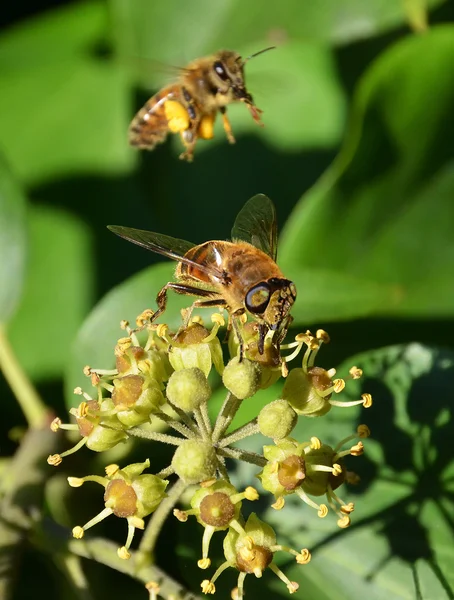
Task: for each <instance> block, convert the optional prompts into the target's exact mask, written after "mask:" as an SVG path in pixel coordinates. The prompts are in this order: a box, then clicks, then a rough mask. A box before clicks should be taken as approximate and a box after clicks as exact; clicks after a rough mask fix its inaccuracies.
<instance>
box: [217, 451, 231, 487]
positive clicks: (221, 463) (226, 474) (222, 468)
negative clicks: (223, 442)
mask: <svg viewBox="0 0 454 600" xmlns="http://www.w3.org/2000/svg"><path fill="white" fill-rule="evenodd" d="M216 458H217V462H218V471H219V475H220V476H221V477H222V478H223V479H225V480H226V481H230V477H229V472H228V471H227V467H226V466H225V459H224V457H223V456H217V457H216Z"/></svg>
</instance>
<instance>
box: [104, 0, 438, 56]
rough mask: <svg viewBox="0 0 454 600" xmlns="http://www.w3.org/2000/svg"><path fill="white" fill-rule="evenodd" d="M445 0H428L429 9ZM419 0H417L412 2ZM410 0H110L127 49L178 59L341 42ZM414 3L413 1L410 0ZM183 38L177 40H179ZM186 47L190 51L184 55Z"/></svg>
mask: <svg viewBox="0 0 454 600" xmlns="http://www.w3.org/2000/svg"><path fill="white" fill-rule="evenodd" d="M444 1H445V0H426V2H425V5H426V7H427V9H430V8H434V7H436V6H439V5H441V4H442V3H443V2H444ZM412 3H413V4H415V0H413V2H412ZM409 4H410V2H409V0H396V1H391V2H390V1H389V0H368V2H363V0H318V2H312V0H285V1H283V2H279V3H276V2H272V1H271V0H264V1H263V2H258V1H257V0H255V1H250V2H248V3H244V2H240V0H221V1H219V2H216V3H212V2H207V1H206V0H194V2H192V3H191V10H190V11H184V10H182V8H181V3H180V2H178V0H169V1H168V2H166V3H165V4H159V3H153V4H150V3H149V2H147V1H146V0H136V1H135V2H133V3H132V2H127V1H125V0H111V2H110V5H111V7H112V11H113V15H114V17H115V18H116V21H117V23H118V24H119V25H121V29H117V36H118V42H119V44H120V48H121V50H122V53H124V54H126V55H129V56H136V57H144V56H148V57H151V58H155V59H158V60H166V61H168V60H169V59H170V61H169V64H179V63H178V62H175V60H177V61H178V60H181V59H182V58H183V59H184V60H191V59H192V58H194V57H196V56H203V55H204V54H207V53H210V52H213V51H214V50H216V49H217V48H223V47H226V48H229V47H230V48H236V49H238V50H239V49H240V48H241V46H243V45H244V44H250V43H252V44H258V43H259V42H263V41H264V40H267V41H268V45H269V44H270V43H273V42H274V43H277V44H279V43H281V44H282V43H284V42H285V41H287V40H295V39H299V40H305V41H316V42H320V41H322V42H332V43H336V44H341V43H346V42H350V41H352V40H355V39H361V38H369V37H372V36H375V35H377V34H379V33H381V32H383V31H386V30H388V29H390V28H393V27H396V26H398V25H402V24H404V23H405V22H406V20H407V14H408V13H407V11H408V10H409V6H408V5H409ZM410 8H411V6H410ZM175 40H178V44H177V43H175ZM181 49H184V52H185V54H186V56H182V55H181V52H182V50H181Z"/></svg>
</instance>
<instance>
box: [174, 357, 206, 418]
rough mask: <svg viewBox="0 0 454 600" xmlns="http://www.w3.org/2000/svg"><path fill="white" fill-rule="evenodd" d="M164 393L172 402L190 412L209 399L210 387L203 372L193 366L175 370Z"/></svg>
mask: <svg viewBox="0 0 454 600" xmlns="http://www.w3.org/2000/svg"><path fill="white" fill-rule="evenodd" d="M166 394H167V398H168V399H169V401H170V402H172V404H174V405H175V406H177V407H178V408H181V410H184V411H185V412H191V411H193V410H194V409H196V408H198V407H199V406H200V405H201V404H203V403H204V402H207V401H208V400H209V398H210V396H211V388H210V385H209V383H208V381H207V378H206V376H205V374H204V372H203V371H202V370H201V369H199V368H198V367H193V368H192V369H182V370H181V371H175V372H174V373H173V374H172V376H171V377H170V379H169V382H168V384H167V390H166Z"/></svg>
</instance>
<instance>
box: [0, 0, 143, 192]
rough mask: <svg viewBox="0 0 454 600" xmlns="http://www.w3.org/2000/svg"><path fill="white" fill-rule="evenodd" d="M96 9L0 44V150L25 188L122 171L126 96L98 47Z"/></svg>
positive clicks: (74, 9) (70, 11) (62, 12)
mask: <svg viewBox="0 0 454 600" xmlns="http://www.w3.org/2000/svg"><path fill="white" fill-rule="evenodd" d="M106 31H107V28H106V9H105V5H104V4H103V3H101V2H90V3H88V2H85V3H78V4H72V5H71V6H68V7H65V8H63V9H59V10H54V11H52V12H49V13H47V14H45V15H44V16H41V17H39V18H34V19H33V20H31V21H29V22H27V23H25V24H21V25H18V26H16V27H14V28H12V29H10V30H9V31H8V32H7V33H4V34H3V36H2V38H1V39H0V87H1V89H2V93H1V95H0V143H1V145H2V146H3V147H4V148H6V149H7V155H8V159H9V160H10V162H11V163H12V166H13V168H14V170H15V171H16V172H17V173H18V174H19V176H20V177H21V178H22V179H23V180H25V181H26V182H27V183H33V184H37V183H41V182H43V181H45V180H46V179H48V178H50V177H55V176H57V175H62V174H65V175H67V174H71V173H74V172H77V171H80V170H85V171H88V172H102V173H115V174H117V173H118V172H124V171H125V170H127V169H128V168H129V167H130V166H131V164H132V158H133V154H132V153H131V152H129V150H128V148H127V143H126V137H125V136H126V134H125V131H126V129H127V124H128V96H127V94H128V91H127V86H126V79H125V76H124V74H123V72H122V71H121V70H120V69H119V67H118V66H117V65H116V64H115V62H114V61H113V60H112V59H109V58H106V57H104V58H102V57H101V56H100V55H99V53H97V47H101V45H102V44H103V43H105V36H106Z"/></svg>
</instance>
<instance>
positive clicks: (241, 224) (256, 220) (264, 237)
mask: <svg viewBox="0 0 454 600" xmlns="http://www.w3.org/2000/svg"><path fill="white" fill-rule="evenodd" d="M232 239H234V240H235V239H236V240H243V241H244V242H249V243H250V244H252V245H253V246H255V247H256V248H259V249H260V250H262V251H263V252H265V254H268V256H271V258H272V259H273V260H276V257H277V221H276V209H275V208H274V204H273V202H272V201H271V200H270V199H269V198H268V197H267V196H265V195H264V194H257V195H256V196H253V197H252V198H251V199H250V200H248V201H247V202H246V204H245V205H244V206H243V208H242V209H241V210H240V212H239V213H238V215H237V217H236V219H235V223H234V225H233V229H232Z"/></svg>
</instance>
